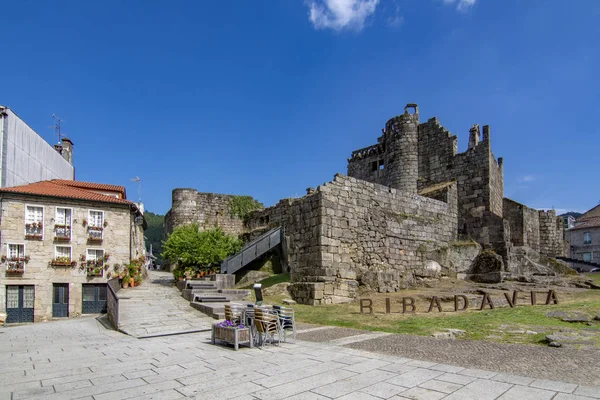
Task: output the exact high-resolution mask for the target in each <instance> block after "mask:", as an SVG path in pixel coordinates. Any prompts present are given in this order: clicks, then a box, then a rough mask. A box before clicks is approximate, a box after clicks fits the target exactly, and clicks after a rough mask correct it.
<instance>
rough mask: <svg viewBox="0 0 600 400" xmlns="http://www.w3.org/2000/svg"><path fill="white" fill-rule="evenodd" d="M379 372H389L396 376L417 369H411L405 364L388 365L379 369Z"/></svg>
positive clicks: (411, 367)
mask: <svg viewBox="0 0 600 400" xmlns="http://www.w3.org/2000/svg"><path fill="white" fill-rule="evenodd" d="M379 369H380V370H382V371H389V372H395V373H397V374H403V373H405V372H408V371H412V370H413V369H417V367H413V366H410V365H407V364H396V363H393V364H388V365H384V366H383V367H379Z"/></svg>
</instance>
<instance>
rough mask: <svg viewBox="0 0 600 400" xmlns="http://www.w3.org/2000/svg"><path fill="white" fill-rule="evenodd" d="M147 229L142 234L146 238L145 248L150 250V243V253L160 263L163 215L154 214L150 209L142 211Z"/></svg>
mask: <svg viewBox="0 0 600 400" xmlns="http://www.w3.org/2000/svg"><path fill="white" fill-rule="evenodd" d="M144 218H146V223H147V224H148V229H146V231H145V232H144V236H146V237H147V238H148V240H147V241H146V248H147V249H148V250H150V244H152V253H153V254H154V256H155V257H156V258H157V260H156V263H157V264H162V263H163V260H162V256H161V255H160V253H161V252H162V240H163V223H164V220H165V216H164V215H159V214H155V213H153V212H151V211H146V212H145V213H144Z"/></svg>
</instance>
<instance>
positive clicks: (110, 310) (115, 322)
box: [106, 278, 121, 329]
mask: <svg viewBox="0 0 600 400" xmlns="http://www.w3.org/2000/svg"><path fill="white" fill-rule="evenodd" d="M115 283H116V287H117V290H115V289H113V285H114V284H115ZM106 286H108V293H109V295H108V296H107V298H106V314H107V316H108V320H109V321H110V323H111V324H112V326H113V328H115V329H119V296H118V295H117V292H118V291H119V289H121V285H119V278H113V279H109V280H108V282H106Z"/></svg>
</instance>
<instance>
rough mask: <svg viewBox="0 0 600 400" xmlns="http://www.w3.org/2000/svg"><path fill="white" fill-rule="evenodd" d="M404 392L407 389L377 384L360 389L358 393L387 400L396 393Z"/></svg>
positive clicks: (387, 384)
mask: <svg viewBox="0 0 600 400" xmlns="http://www.w3.org/2000/svg"><path fill="white" fill-rule="evenodd" d="M405 390H408V388H406V387H403V386H398V385H392V384H391V383H387V382H377V383H376V384H374V385H371V386H367V387H366V388H362V389H361V390H360V392H361V393H366V394H369V395H371V396H375V397H379V398H382V399H389V398H390V397H393V396H395V395H397V394H398V393H402V392H404V391H405Z"/></svg>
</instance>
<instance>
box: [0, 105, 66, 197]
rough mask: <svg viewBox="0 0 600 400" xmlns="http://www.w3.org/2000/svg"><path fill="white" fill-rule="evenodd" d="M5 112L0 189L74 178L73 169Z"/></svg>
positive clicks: (17, 120)
mask: <svg viewBox="0 0 600 400" xmlns="http://www.w3.org/2000/svg"><path fill="white" fill-rule="evenodd" d="M6 113H7V116H6V117H5V121H4V128H5V129H4V137H2V138H1V139H2V155H1V156H2V164H1V165H2V181H1V182H0V183H1V185H0V186H1V187H10V186H19V185H26V184H29V183H33V182H38V181H44V180H49V179H73V178H74V173H75V170H74V167H73V166H72V165H71V164H69V162H68V161H67V160H65V159H64V158H63V157H62V156H61V155H60V154H59V153H58V152H57V151H56V150H54V148H53V147H52V146H51V145H49V144H48V143H47V142H46V141H45V140H44V139H43V138H42V137H41V136H40V135H38V134H37V133H36V132H35V131H34V130H33V129H31V128H30V127H29V126H28V125H27V124H26V123H25V122H24V121H23V120H21V119H20V118H19V117H18V116H17V115H16V114H15V113H13V112H12V111H11V110H10V109H6ZM1 128H2V127H1V126H0V131H1Z"/></svg>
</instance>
